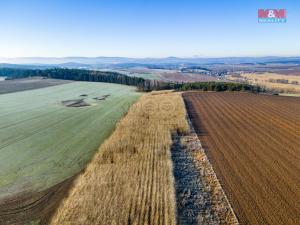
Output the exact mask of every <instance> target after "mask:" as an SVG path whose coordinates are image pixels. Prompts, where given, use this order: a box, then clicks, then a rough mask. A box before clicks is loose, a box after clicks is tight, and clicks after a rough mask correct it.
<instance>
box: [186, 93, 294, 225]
mask: <svg viewBox="0 0 300 225" xmlns="http://www.w3.org/2000/svg"><path fill="white" fill-rule="evenodd" d="M183 96H184V99H185V103H186V107H187V110H188V113H189V116H190V117H191V119H192V122H193V125H194V126H195V129H196V132H197V134H198V136H199V137H200V140H201V141H202V144H203V147H204V148H205V150H206V152H207V154H208V156H209V158H210V160H211V162H212V165H213V167H214V169H215V172H216V173H217V176H218V178H219V179H220V182H221V184H222V186H223V188H224V189H225V192H226V195H227V196H228V198H229V201H230V202H231V204H232V206H233V209H234V211H235V213H236V215H237V217H238V219H239V221H240V223H241V224H251V225H255V224H272V225H275V224H299V221H300V217H299V215H300V210H299V209H300V207H299V199H300V176H299V174H300V98H293V97H281V96H267V95H254V94H248V93H203V92H201V93H200V92H190V93H185V94H184V95H183Z"/></svg>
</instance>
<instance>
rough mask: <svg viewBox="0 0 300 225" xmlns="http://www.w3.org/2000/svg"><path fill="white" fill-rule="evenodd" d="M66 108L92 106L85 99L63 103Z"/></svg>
mask: <svg viewBox="0 0 300 225" xmlns="http://www.w3.org/2000/svg"><path fill="white" fill-rule="evenodd" d="M61 103H62V104H63V105H64V106H66V107H86V106H90V104H89V103H87V102H85V101H84V99H73V100H66V101H62V102H61Z"/></svg>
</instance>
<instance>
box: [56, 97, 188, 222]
mask: <svg viewBox="0 0 300 225" xmlns="http://www.w3.org/2000/svg"><path fill="white" fill-rule="evenodd" d="M187 130H188V124H187V121H186V120H185V107H184V103H183V100H182V98H181V96H180V94H178V93H156V94H146V95H143V96H142V97H141V98H140V100H139V101H138V102H137V103H136V104H134V105H133V106H132V107H131V108H130V110H129V112H128V114H127V115H126V116H125V117H124V118H123V119H122V120H121V121H120V122H119V123H118V124H117V127H116V130H115V131H114V133H113V134H112V135H111V136H110V138H109V139H107V140H106V141H105V143H104V144H103V145H102V146H101V147H100V149H99V151H98V153H97V154H96V155H95V157H94V159H93V160H92V161H91V163H90V164H89V165H88V167H87V169H86V170H85V172H84V173H83V174H82V175H80V176H79V177H78V178H77V180H76V181H75V184H74V186H73V187H72V189H71V191H70V194H69V196H68V197H67V198H66V199H65V200H64V201H63V202H62V204H61V206H60V207H59V208H58V210H57V212H56V213H55V215H54V216H53V218H52V220H51V221H50V224H52V225H69V224H70V225H71V224H72V225H73V224H74V225H75V224H76V225H79V224H80V225H89V224H91V225H97V224H104V225H110V224H122V225H123V224H143V225H144V224H162V225H163V224H168V225H169V224H176V203H175V202H176V200H175V192H174V181H173V172H172V161H171V153H170V147H171V144H172V140H171V133H172V132H176V131H179V132H186V131H187Z"/></svg>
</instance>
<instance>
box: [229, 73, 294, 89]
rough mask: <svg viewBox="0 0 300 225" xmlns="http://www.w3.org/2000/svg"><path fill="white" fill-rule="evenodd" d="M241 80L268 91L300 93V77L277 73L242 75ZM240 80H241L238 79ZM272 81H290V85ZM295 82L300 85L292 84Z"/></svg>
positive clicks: (232, 78)
mask: <svg viewBox="0 0 300 225" xmlns="http://www.w3.org/2000/svg"><path fill="white" fill-rule="evenodd" d="M240 76H241V78H242V79H243V80H245V81H247V82H249V83H250V84H255V85H260V86H264V87H265V88H266V89H272V90H278V91H281V92H286V93H300V76H292V75H282V74H276V73H242V74H240ZM228 79H231V80H236V78H235V77H231V76H229V77H228ZM238 79H239V78H238ZM270 79H273V80H277V79H283V80H288V81H289V83H288V84H283V83H276V82H274V81H273V82H271V81H270ZM293 81H296V82H298V84H291V83H292V82H293Z"/></svg>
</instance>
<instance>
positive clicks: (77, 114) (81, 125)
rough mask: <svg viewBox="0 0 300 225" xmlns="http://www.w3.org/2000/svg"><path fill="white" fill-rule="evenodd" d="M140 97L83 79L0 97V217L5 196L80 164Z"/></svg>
mask: <svg viewBox="0 0 300 225" xmlns="http://www.w3.org/2000/svg"><path fill="white" fill-rule="evenodd" d="M139 96H140V94H138V93H137V92H135V90H134V88H133V87H129V86H124V85H117V84H107V83H87V82H74V83H69V84H63V85H59V86H55V87H48V88H43V89H36V90H31V91H24V92H18V93H10V94H3V95H0V203H2V204H0V219H1V216H2V217H4V216H5V215H6V214H7V212H6V211H7V210H4V209H3V207H4V206H6V205H7V204H3V203H5V202H6V201H7V199H10V198H13V197H14V196H16V195H17V196H21V195H22V193H33V192H37V191H43V190H45V189H47V188H50V187H52V186H53V185H55V184H58V183H60V182H62V181H64V180H65V179H67V178H69V177H72V176H73V175H74V174H76V173H78V172H79V171H80V170H81V169H82V168H84V167H85V165H86V163H87V162H88V161H89V160H90V159H91V157H92V156H93V154H94V152H95V151H96V150H97V149H98V147H99V145H100V144H101V143H102V142H103V140H104V139H105V138H107V137H108V136H109V134H110V133H111V131H112V130H113V128H114V126H115V123H116V121H118V120H119V119H120V118H121V117H122V116H123V115H124V114H125V113H126V112H127V110H128V108H129V106H130V105H131V104H132V103H133V102H135V101H136V99H137V98H138V97H139ZM70 102H71V103H73V104H71V103H70ZM4 220H5V218H4ZM0 223H1V222H0Z"/></svg>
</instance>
